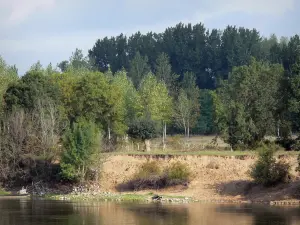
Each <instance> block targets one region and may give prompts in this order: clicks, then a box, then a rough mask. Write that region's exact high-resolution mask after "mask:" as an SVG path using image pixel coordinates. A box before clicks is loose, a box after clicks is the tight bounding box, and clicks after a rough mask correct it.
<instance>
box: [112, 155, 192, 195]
mask: <svg viewBox="0 0 300 225" xmlns="http://www.w3.org/2000/svg"><path fill="white" fill-rule="evenodd" d="M189 176H190V172H189V170H188V168H187V166H186V165H184V164H182V163H179V162H176V163H173V164H171V165H170V166H169V167H168V168H167V169H166V170H164V171H161V170H160V168H159V166H158V164H157V162H155V161H152V162H146V163H144V164H142V165H141V167H140V169H139V171H138V172H137V173H136V174H135V175H134V176H133V177H132V179H131V180H130V181H128V182H126V183H124V184H120V185H118V187H117V189H118V190H119V191H124V190H143V189H160V188H165V187H168V186H173V185H178V184H186V183H187V182H188V180H189Z"/></svg>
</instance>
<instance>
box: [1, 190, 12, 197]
mask: <svg viewBox="0 0 300 225" xmlns="http://www.w3.org/2000/svg"><path fill="white" fill-rule="evenodd" d="M10 194H11V192H8V191H5V190H4V189H2V188H0V196H7V195H10Z"/></svg>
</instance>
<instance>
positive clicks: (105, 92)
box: [70, 72, 126, 138]
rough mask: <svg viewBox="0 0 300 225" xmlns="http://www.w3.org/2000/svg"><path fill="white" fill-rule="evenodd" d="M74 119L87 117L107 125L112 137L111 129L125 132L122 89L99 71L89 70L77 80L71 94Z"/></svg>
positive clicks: (121, 132) (120, 132) (71, 115)
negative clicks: (113, 84) (121, 104)
mask: <svg viewBox="0 0 300 225" xmlns="http://www.w3.org/2000/svg"><path fill="white" fill-rule="evenodd" d="M70 98H71V99H70V106H71V110H70V117H71V118H72V121H76V120H77V118H85V119H86V120H89V121H94V122H95V123H97V124H98V125H101V126H103V127H105V130H106V131H107V132H106V134H107V135H108V137H109V138H110V134H111V131H113V132H115V133H116V134H123V133H124V132H125V130H126V129H125V124H124V120H125V119H124V110H123V109H122V108H120V107H119V106H120V103H119V102H120V101H121V100H122V99H121V98H120V90H119V88H118V87H116V86H112V85H111V84H110V82H109V79H108V78H107V77H106V76H105V75H104V74H103V73H99V72H89V73H87V74H86V75H85V76H81V77H80V78H79V79H78V81H76V82H75V84H74V87H73V94H72V95H71V96H70Z"/></svg>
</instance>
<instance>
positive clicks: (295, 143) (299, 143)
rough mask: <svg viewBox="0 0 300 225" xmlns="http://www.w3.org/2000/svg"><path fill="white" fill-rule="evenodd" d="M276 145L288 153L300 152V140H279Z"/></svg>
mask: <svg viewBox="0 0 300 225" xmlns="http://www.w3.org/2000/svg"><path fill="white" fill-rule="evenodd" d="M275 143H276V144H278V145H280V146H281V147H283V148H284V149H285V150H288V151H300V140H299V138H297V139H292V138H283V139H277V140H276V142H275Z"/></svg>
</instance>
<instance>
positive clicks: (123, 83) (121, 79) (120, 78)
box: [112, 70, 143, 125]
mask: <svg viewBox="0 0 300 225" xmlns="http://www.w3.org/2000/svg"><path fill="white" fill-rule="evenodd" d="M112 85H113V86H117V87H118V89H119V90H120V93H119V94H120V96H119V97H120V101H119V102H118V103H119V104H120V105H119V106H118V107H120V109H121V110H124V115H125V116H124V117H125V122H126V124H127V125H128V124H131V123H132V122H133V121H135V120H136V119H137V118H139V117H140V116H141V115H142V113H143V106H142V105H141V98H140V95H139V93H138V92H137V90H136V89H135V87H134V86H133V83H132V81H131V80H130V79H129V78H128V77H127V74H126V71H125V70H122V71H118V72H117V73H116V74H115V75H114V76H113V81H112Z"/></svg>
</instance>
